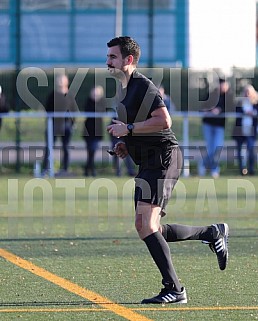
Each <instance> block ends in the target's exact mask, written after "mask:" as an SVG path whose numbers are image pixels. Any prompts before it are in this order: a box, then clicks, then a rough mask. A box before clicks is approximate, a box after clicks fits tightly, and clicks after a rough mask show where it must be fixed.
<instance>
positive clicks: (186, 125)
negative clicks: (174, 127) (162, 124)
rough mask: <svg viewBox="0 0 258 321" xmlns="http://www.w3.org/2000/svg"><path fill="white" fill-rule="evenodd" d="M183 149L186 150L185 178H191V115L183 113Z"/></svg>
mask: <svg viewBox="0 0 258 321" xmlns="http://www.w3.org/2000/svg"><path fill="white" fill-rule="evenodd" d="M183 148H184V153H183V155H184V168H183V175H184V177H189V176H190V160H189V115H188V112H183Z"/></svg>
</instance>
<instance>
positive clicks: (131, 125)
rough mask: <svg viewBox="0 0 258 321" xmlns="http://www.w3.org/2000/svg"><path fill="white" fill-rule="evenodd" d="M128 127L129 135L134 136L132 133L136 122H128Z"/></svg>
mask: <svg viewBox="0 0 258 321" xmlns="http://www.w3.org/2000/svg"><path fill="white" fill-rule="evenodd" d="M127 129H128V130H129V133H128V135H129V136H132V134H133V129H134V124H128V125H127Z"/></svg>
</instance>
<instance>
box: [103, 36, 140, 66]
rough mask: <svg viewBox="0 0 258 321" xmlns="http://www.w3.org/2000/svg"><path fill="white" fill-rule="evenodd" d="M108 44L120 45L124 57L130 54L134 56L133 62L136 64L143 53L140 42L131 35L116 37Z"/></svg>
mask: <svg viewBox="0 0 258 321" xmlns="http://www.w3.org/2000/svg"><path fill="white" fill-rule="evenodd" d="M107 46H108V47H109V48H110V47H114V46H119V47H120V51H121V54H122V57H123V58H125V57H127V56H129V55H132V56H133V63H134V65H137V63H138V61H139V59H140V55H141V49H140V46H139V45H138V43H137V42H136V41H135V40H134V39H133V38H131V37H126V36H124V37H116V38H113V39H111V40H110V41H109V42H108V43H107Z"/></svg>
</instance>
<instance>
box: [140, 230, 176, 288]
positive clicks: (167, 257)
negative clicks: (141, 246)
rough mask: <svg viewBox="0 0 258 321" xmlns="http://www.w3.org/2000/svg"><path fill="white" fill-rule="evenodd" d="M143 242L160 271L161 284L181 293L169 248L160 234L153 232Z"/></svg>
mask: <svg viewBox="0 0 258 321" xmlns="http://www.w3.org/2000/svg"><path fill="white" fill-rule="evenodd" d="M143 241H144V242H145V243H146V245H147V247H148V249H149V251H150V254H151V256H152V258H153V260H154V262H155V263H156V265H157V267H158V268H159V270H160V273H161V275H162V277H163V280H162V283H163V284H164V285H165V286H167V287H171V288H173V289H174V290H175V291H181V285H180V282H179V280H178V277H177V275H176V271H175V269H174V266H173V264H172V260H171V254H170V248H169V246H168V244H167V242H166V240H165V239H164V237H163V236H162V234H161V233H160V232H155V233H153V234H151V235H149V236H147V237H146V238H145V239H143Z"/></svg>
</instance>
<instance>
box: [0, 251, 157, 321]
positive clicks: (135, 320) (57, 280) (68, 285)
mask: <svg viewBox="0 0 258 321" xmlns="http://www.w3.org/2000/svg"><path fill="white" fill-rule="evenodd" d="M0 256H1V257H3V258H4V259H6V260H7V261H9V262H11V263H13V264H15V265H17V266H19V267H20V268H22V269H24V270H27V271H30V272H31V273H33V274H35V275H37V276H40V277H42V278H43V279H45V280H48V281H50V282H52V283H54V284H56V285H58V286H60V287H61V288H63V289H65V290H67V291H69V292H72V293H74V294H76V295H79V296H81V297H82V298H84V299H86V300H89V301H91V302H93V303H95V304H98V305H100V306H102V307H103V308H105V309H107V310H108V311H112V312H114V313H115V314H117V315H120V316H121V317H123V318H125V319H127V320H130V321H152V320H151V319H148V318H146V317H144V316H143V315H140V314H138V313H136V312H134V311H132V310H131V309H129V308H125V307H123V306H122V305H119V304H116V303H114V302H112V301H110V300H109V299H107V298H105V297H103V296H101V295H99V294H98V293H95V292H93V291H90V290H87V289H84V288H82V287H80V286H79V285H77V284H75V283H72V282H71V281H68V280H66V279H64V278H62V277H60V276H58V275H55V274H53V273H51V272H49V271H47V270H45V269H43V268H41V267H38V266H37V265H35V264H33V263H31V262H30V261H27V260H24V259H22V258H20V257H18V256H17V255H14V254H12V253H10V252H8V251H6V250H4V249H1V248H0Z"/></svg>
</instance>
